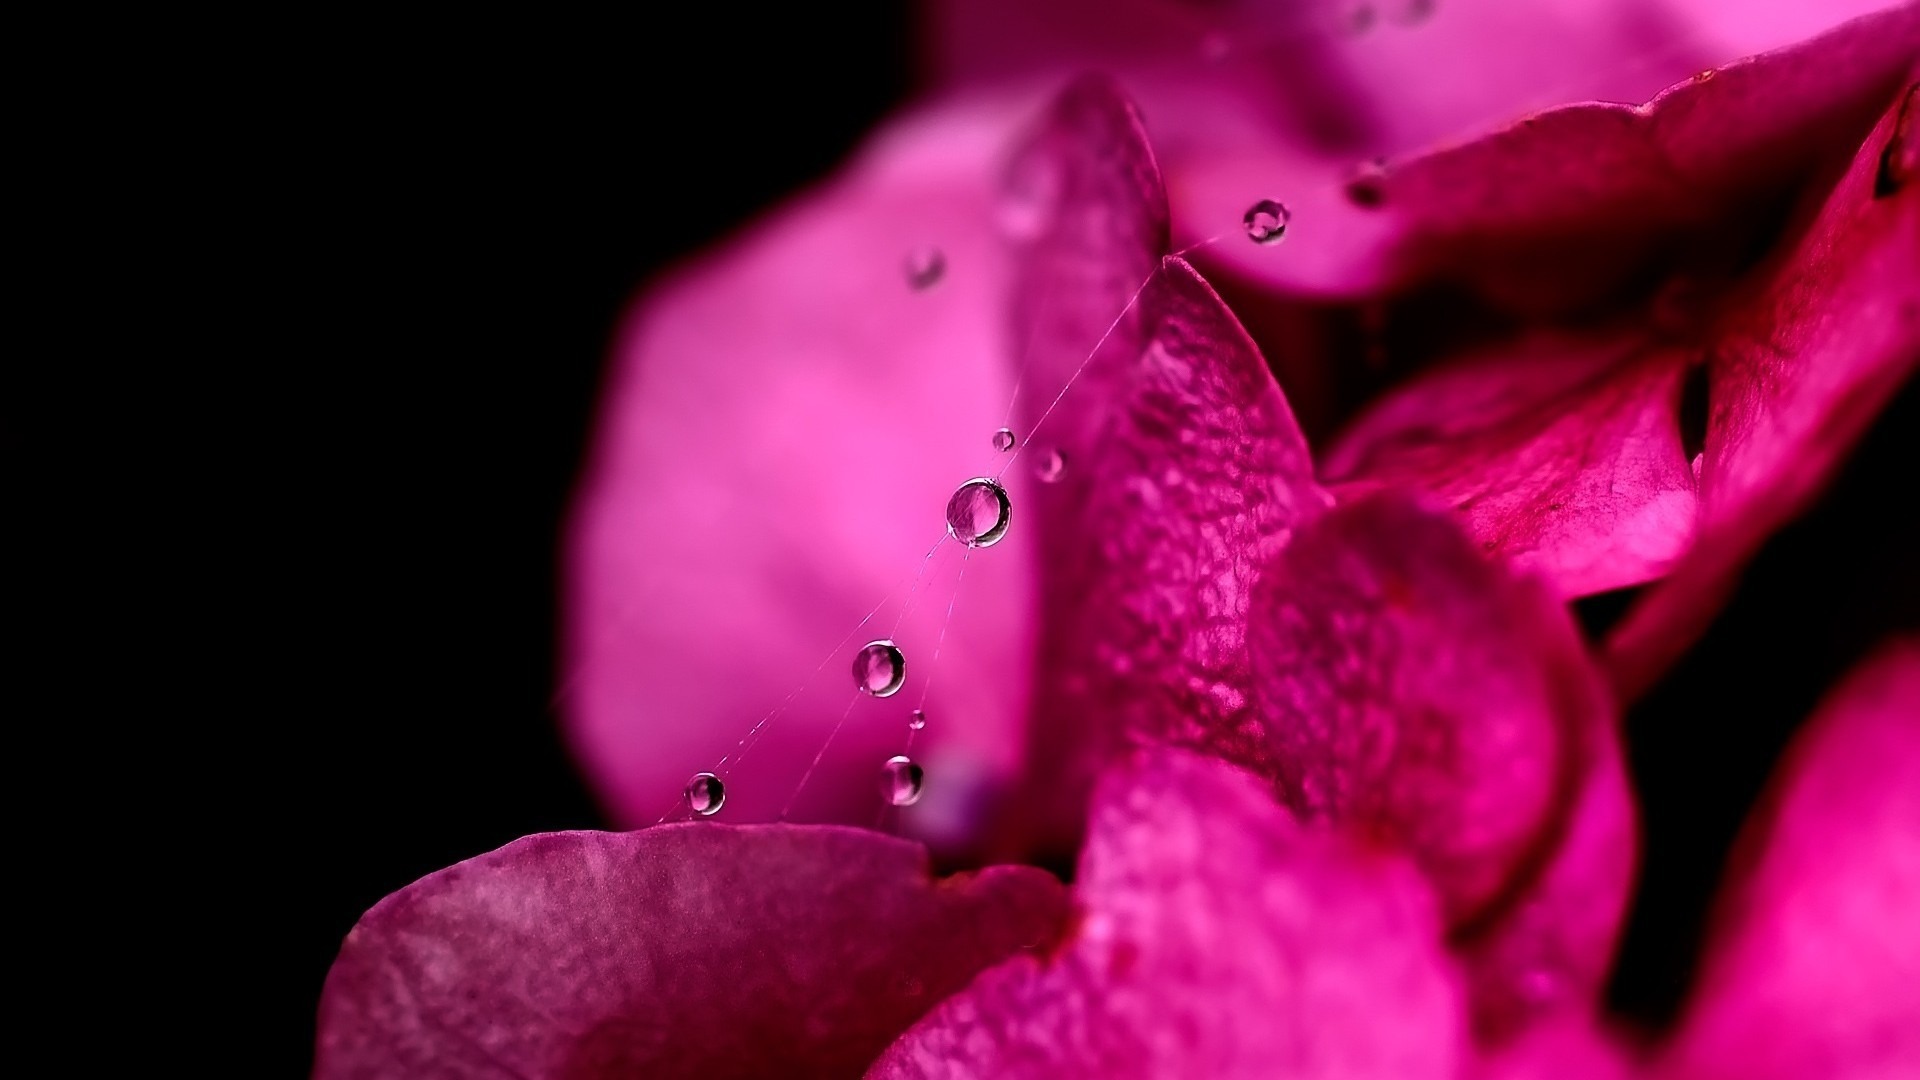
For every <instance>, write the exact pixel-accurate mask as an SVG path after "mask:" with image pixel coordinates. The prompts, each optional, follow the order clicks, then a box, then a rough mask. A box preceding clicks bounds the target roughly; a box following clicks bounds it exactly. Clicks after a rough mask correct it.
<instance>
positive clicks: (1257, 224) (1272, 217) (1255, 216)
mask: <svg viewBox="0 0 1920 1080" xmlns="http://www.w3.org/2000/svg"><path fill="white" fill-rule="evenodd" d="M1240 220H1241V221H1242V222H1244V223H1245V224H1246V226H1247V236H1248V237H1249V238H1251V239H1252V240H1253V242H1254V243H1256V244H1277V243H1279V242H1280V240H1281V239H1282V238H1283V237H1285V236H1286V235H1287V222H1289V221H1291V220H1293V212H1292V211H1290V210H1288V209H1287V207H1286V204H1285V203H1280V202H1276V201H1274V200H1273V199H1261V200H1260V201H1259V202H1257V203H1254V204H1253V205H1252V206H1250V207H1248V208H1247V214H1246V216H1245V217H1243V218H1241V219H1240Z"/></svg>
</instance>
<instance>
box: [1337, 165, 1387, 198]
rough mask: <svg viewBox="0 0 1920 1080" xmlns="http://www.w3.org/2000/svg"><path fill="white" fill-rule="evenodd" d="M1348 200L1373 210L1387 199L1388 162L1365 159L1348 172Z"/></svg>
mask: <svg viewBox="0 0 1920 1080" xmlns="http://www.w3.org/2000/svg"><path fill="white" fill-rule="evenodd" d="M1346 191H1347V200H1348V201H1349V202H1351V203H1353V204H1354V205H1355V206H1364V207H1366V208H1367V209H1369V210H1371V209H1373V208H1374V207H1376V206H1379V205H1380V204H1381V203H1383V202H1386V201H1387V163H1386V162H1384V161H1382V160H1380V159H1379V158H1374V159H1373V160H1371V161H1363V162H1361V163H1360V164H1359V165H1357V166H1355V167H1354V170H1353V171H1352V172H1351V173H1348V174H1347V186H1346Z"/></svg>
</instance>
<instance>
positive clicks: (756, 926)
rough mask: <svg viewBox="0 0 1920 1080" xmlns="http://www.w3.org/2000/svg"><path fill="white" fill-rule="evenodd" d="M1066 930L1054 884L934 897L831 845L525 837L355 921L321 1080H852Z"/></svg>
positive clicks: (752, 839) (334, 993) (912, 863)
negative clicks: (393, 1079)
mask: <svg viewBox="0 0 1920 1080" xmlns="http://www.w3.org/2000/svg"><path fill="white" fill-rule="evenodd" d="M1066 914H1067V895H1066V891H1065V889H1063V888H1062V887H1061V886H1060V884H1059V883H1058V882H1057V881H1056V880H1055V879H1054V878H1052V877H1051V876H1049V875H1047V874H1045V873H1043V872H1041V871H1038V870H1032V869H1028V868H1025V867H1001V868H995V869H990V870H986V871H983V872H981V873H979V874H974V875H967V876H962V877H955V878H949V879H945V880H936V879H934V878H933V877H931V876H930V875H929V873H928V871H927V857H926V852H925V851H924V850H923V849H921V848H920V847H919V846H918V845H915V844H910V843H907V842H905V841H901V840H895V839H892V838H889V837H883V836H879V835H876V834H873V833H866V832H859V831H856V830H851V829H842V828H835V827H831V826H779V825H769V826H738V827H734V826H721V825H711V824H704V823H703V824H686V825H666V826H661V827H659V828H656V829H649V830H645V831H642V832H637V833H548V834H543V835H539V836H532V837H528V838H526V839H524V840H519V841H516V842H515V843H513V844H509V845H508V846H506V847H504V848H501V849H499V850H497V851H494V852H490V853H488V854H486V855H482V856H480V857H479V858H476V859H471V860H468V861H467V862H464V863H460V864H458V865H456V866H453V867H450V868H448V869H446V870H442V871H440V872H439V873H437V874H433V875H430V876H428V877H426V878H423V879H421V880H420V881H418V882H416V883H414V884H413V885H411V886H409V887H407V888H405V889H403V890H401V891H400V892H398V893H395V894H394V895H392V896H390V897H388V898H387V899H385V900H383V901H381V902H380V903H379V904H378V905H376V906H375V907H374V908H373V910H372V911H369V912H368V913H367V914H366V915H365V916H364V917H363V918H362V919H361V920H360V922H359V924H358V925H356V926H355V927H354V929H353V931H352V933H350V934H349V935H348V936H347V941H346V944H345V946H344V947H343V948H342V949H341V952H340V958H339V959H338V960H336V961H335V962H334V966H333V970H332V972H330V973H329V975H328V976H327V985H326V991H325V995H324V997H323V1000H322V1002H321V1008H320V1036H319V1048H318V1065H317V1068H316V1070H315V1076H317V1077H323V1078H328V1080H332V1078H336V1077H337V1078H341V1080H345V1078H349V1077H352V1078H360V1077H368V1078H371V1077H390V1076H414V1077H527V1076H552V1077H575V1078H582V1080H585V1078H589V1077H592V1078H598V1077H607V1078H614V1077H629V1076H641V1075H644V1076H659V1077H669V1076H672V1077H680V1076H684V1077H727V1076H737V1077H758V1076H773V1075H779V1076H820V1077H828V1076H857V1075H859V1073H860V1071H861V1070H862V1069H863V1068H865V1067H866V1065H867V1064H868V1063H869V1062H871V1061H872V1060H873V1058H874V1056H875V1055H877V1054H878V1053H879V1051H880V1050H881V1049H882V1048H883V1047H885V1046H886V1044H887V1042H888V1041H889V1040H891V1039H892V1038H893V1037H894V1036H895V1035H897V1034H898V1033H899V1032H900V1031H902V1030H904V1029H905V1028H906V1027H907V1026H908V1025H909V1024H911V1023H912V1022H913V1021H914V1019H915V1018H916V1017H918V1016H919V1015H920V1014H921V1013H923V1012H924V1011H925V1010H926V1009H927V1008H928V1007H929V1006H931V1005H933V1004H934V1003H935V1002H938V1001H939V1000H941V999H942V998H944V997H945V996H947V995H948V994H950V993H952V992H953V991H955V990H956V989H958V988H960V987H961V986H962V985H964V984H965V983H966V981H967V980H968V979H970V978H972V977H973V975H974V974H975V973H977V972H978V971H980V970H981V969H983V968H985V967H987V966H989V965H991V964H994V963H997V962H998V961H1000V960H1002V959H1004V958H1006V957H1007V956H1009V955H1012V954H1015V953H1017V952H1020V951H1022V950H1030V949H1040V948H1047V947H1051V945H1052V944H1053V943H1054V942H1055V941H1056V940H1058V938H1059V936H1060V934H1061V932H1062V930H1063V926H1064V920H1065V917H1066Z"/></svg>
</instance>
